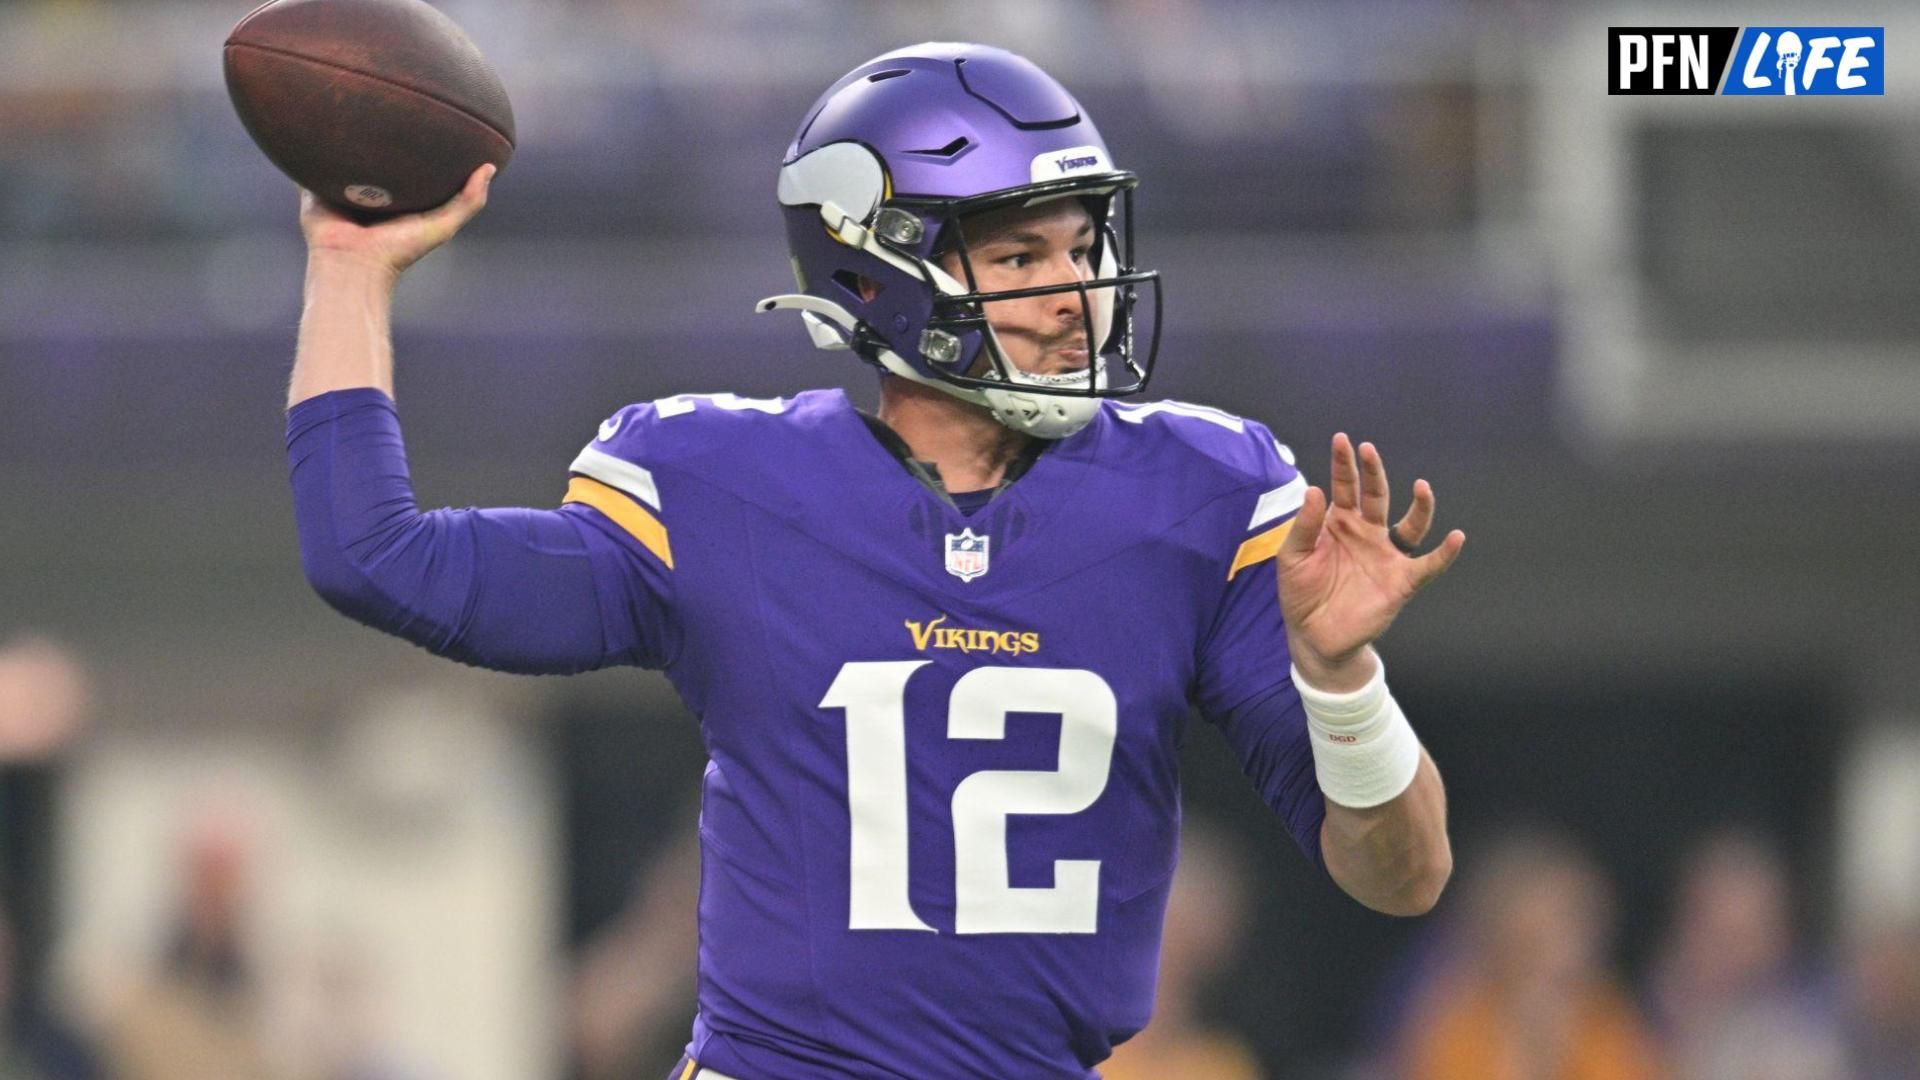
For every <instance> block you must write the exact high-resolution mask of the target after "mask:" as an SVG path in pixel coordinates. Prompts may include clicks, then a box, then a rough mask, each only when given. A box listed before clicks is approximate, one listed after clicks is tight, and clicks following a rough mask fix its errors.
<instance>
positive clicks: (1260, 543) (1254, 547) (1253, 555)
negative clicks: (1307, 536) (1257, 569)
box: [1227, 519, 1293, 581]
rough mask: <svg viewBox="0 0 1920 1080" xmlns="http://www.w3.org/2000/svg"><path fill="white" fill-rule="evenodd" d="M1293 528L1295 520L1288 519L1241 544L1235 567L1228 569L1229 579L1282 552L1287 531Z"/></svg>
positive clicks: (1235, 559)
mask: <svg viewBox="0 0 1920 1080" xmlns="http://www.w3.org/2000/svg"><path fill="white" fill-rule="evenodd" d="M1292 529H1293V521H1292V519H1288V520H1286V521H1283V522H1281V523H1280V524H1278V525H1275V526H1274V527H1273V528H1271V529H1268V530H1267V531H1266V532H1263V533H1261V534H1260V535H1259V536H1256V537H1254V538H1253V539H1251V540H1249V541H1247V542H1246V543H1244V544H1241V545H1240V550H1239V551H1237V552H1235V553H1234V556H1233V569H1231V570H1228V571H1227V580H1228V581H1232V580H1233V575H1235V574H1237V573H1239V572H1240V571H1242V570H1245V569H1246V568H1247V567H1249V566H1252V565H1253V564H1255V563H1258V562H1265V561H1266V560H1268V559H1271V558H1273V557H1274V556H1275V555H1278V554H1279V553H1280V545H1281V544H1283V543H1285V542H1286V539H1287V533H1288V532H1290V531H1292Z"/></svg>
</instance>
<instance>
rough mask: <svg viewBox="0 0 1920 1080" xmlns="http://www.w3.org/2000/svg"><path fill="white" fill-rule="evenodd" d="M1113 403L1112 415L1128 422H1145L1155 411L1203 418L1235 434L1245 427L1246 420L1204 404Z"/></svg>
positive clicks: (1178, 402) (1176, 402) (1181, 402)
mask: <svg viewBox="0 0 1920 1080" xmlns="http://www.w3.org/2000/svg"><path fill="white" fill-rule="evenodd" d="M1114 404H1115V405H1116V406H1118V407H1117V408H1116V409H1115V410H1114V413H1113V415H1114V416H1116V417H1119V418H1120V419H1122V420H1125V421H1126V422H1127V423H1129V424H1142V423H1145V422H1146V419H1147V417H1149V416H1152V415H1154V414H1155V413H1166V414H1168V415H1169V416H1185V417H1188V418H1190V419H1193V420H1205V421H1206V422H1207V423H1209V424H1218V425H1220V426H1221V427H1223V428H1226V429H1227V430H1228V431H1231V432H1233V433H1234V434H1236V435H1237V434H1239V433H1241V432H1243V431H1245V430H1246V429H1247V425H1246V422H1245V421H1243V420H1241V419H1240V418H1239V417H1237V416H1233V415H1230V414H1228V413H1223V412H1221V411H1220V410H1218V409H1209V408H1207V407H1206V406H1205V405H1189V404H1187V403H1186V402H1184V401H1149V402H1146V403H1145V404H1141V405H1135V404H1133V403H1132V402H1126V401H1119V402H1115V403H1114Z"/></svg>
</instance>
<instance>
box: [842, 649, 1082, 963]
mask: <svg viewBox="0 0 1920 1080" xmlns="http://www.w3.org/2000/svg"><path fill="white" fill-rule="evenodd" d="M928 663H929V661H926V660H888V661H857V662H854V663H849V664H846V665H843V666H842V667H841V668H840V674H839V676H838V677H836V678H835V679H834V680H833V685H832V686H831V687H829V688H828V689H827V696H826V697H825V698H824V699H822V700H821V702H820V706H821V708H825V709H844V710H846V713H847V812H848V817H849V818H850V819H851V821H852V826H853V833H852V845H851V849H850V850H851V858H850V860H849V861H850V864H851V865H850V867H849V870H850V880H849V889H848V896H849V900H848V905H847V907H848V926H849V928H850V929H854V930H932V929H933V927H931V926H928V925H927V924H926V923H925V922H924V921H922V920H921V919H920V917H919V916H918V915H917V914H915V913H914V910H913V905H912V903H911V902H910V901H909V899H908V889H907V846H908V837H909V827H908V823H907V738H906V708H905V701H906V692H907V681H908V680H909V679H911V678H912V677H913V673H914V672H915V671H917V670H919V669H920V668H921V667H924V666H925V665H926V664H928ZM1010 712H1032V713H1055V714H1058V715H1059V717H1060V758H1059V760H1060V767H1059V768H1057V769H1051V770H1016V769H1005V770H988V771H984V772H977V773H974V774H973V775H972V776H969V777H967V778H966V779H965V780H962V781H961V782H960V784H959V786H957V787H956V788H955V789H954V792H953V853H954V892H955V895H954V931H955V932H956V933H961V934H1091V933H1093V932H1094V931H1095V930H1096V929H1097V927H1096V925H1095V924H1096V922H1097V920H1098V916H1099V910H1100V863H1099V862H1098V861H1097V860H1092V859H1057V860H1055V861H1054V864H1053V875H1054V876H1053V880H1054V883H1053V885H1051V886H1048V887H1042V888H1016V887H1014V886H1013V885H1012V884H1011V883H1010V882H1009V879H1008V875H1007V815H1008V814H1076V813H1079V812H1080V811H1082V810H1085V809H1086V808H1087V807H1089V806H1092V805H1093V803H1094V801H1095V800H1097V799H1099V797H1100V793H1101V792H1102V791H1104V790H1106V786H1107V776H1108V772H1109V770H1110V768H1111V766H1112V763H1113V743H1114V737H1115V735H1116V734H1117V732H1118V730H1119V716H1120V708H1119V704H1118V702H1116V701H1115V699H1114V696H1113V689H1112V688H1111V687H1109V686H1108V685H1107V683H1106V680H1105V679H1102V678H1101V677H1100V676H1098V675H1096V674H1094V673H1093V672H1091V671H1087V670H1084V669H1079V668H1006V667H983V668H976V669H974V670H972V671H969V672H967V673H966V674H965V675H963V676H961V677H960V681H959V682H957V683H955V684H954V687H953V694H952V697H951V699H950V701H949V702H948V707H947V737H948V738H950V739H1001V738H1005V737H1006V725H1007V714H1008V713H1010Z"/></svg>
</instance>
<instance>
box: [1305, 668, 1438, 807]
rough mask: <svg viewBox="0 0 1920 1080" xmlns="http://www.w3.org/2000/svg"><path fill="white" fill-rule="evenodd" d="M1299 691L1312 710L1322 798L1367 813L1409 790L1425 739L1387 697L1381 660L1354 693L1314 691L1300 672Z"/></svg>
mask: <svg viewBox="0 0 1920 1080" xmlns="http://www.w3.org/2000/svg"><path fill="white" fill-rule="evenodd" d="M1293 686H1294V689H1295V690H1298V691H1299V692H1300V703H1301V704H1302V705H1304V706H1305V707H1306V711H1307V735H1308V738H1309V740H1310V741H1311V743H1312V746H1313V772H1314V776H1315V778H1316V779H1318V780H1319V782H1320V791H1321V793H1322V794H1324V795H1325V796H1326V797H1327V798H1329V799H1331V800H1333V801H1334V802H1337V803H1339V804H1340V805H1341V806H1345V807H1350V808H1352V809H1355V810H1365V809H1367V808H1368V807H1370V806H1379V805H1380V804H1381V803H1384V802H1387V801H1388V800H1390V799H1392V798H1394V797H1395V796H1397V795H1399V794H1400V793H1401V792H1403V791H1405V790H1407V785H1409V784H1411V783H1413V775H1414V773H1416V772H1418V771H1419V769H1420V740H1419V738H1418V737H1417V736H1415V735H1414V733H1413V725H1411V724H1409V723H1407V717H1406V714H1404V713H1402V712H1401V711H1400V705H1399V703H1398V702H1396V701H1394V700H1393V695H1392V694H1390V693H1388V692H1387V667H1386V664H1385V663H1381V662H1379V660H1378V658H1377V657H1376V667H1375V670H1374V673H1373V678H1371V679H1369V680H1367V685H1365V686H1363V687H1361V688H1360V689H1358V690H1354V691H1351V692H1349V693H1344V694H1333V693H1328V692H1326V691H1324V690H1316V689H1314V688H1313V687H1312V686H1309V685H1308V684H1307V680H1306V679H1305V677H1303V676H1302V675H1301V674H1300V669H1299V668H1298V667H1295V668H1293Z"/></svg>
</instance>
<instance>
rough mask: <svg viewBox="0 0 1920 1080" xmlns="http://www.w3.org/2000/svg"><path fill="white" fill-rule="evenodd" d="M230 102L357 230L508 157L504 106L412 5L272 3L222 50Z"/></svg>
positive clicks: (454, 41) (280, 159)
mask: <svg viewBox="0 0 1920 1080" xmlns="http://www.w3.org/2000/svg"><path fill="white" fill-rule="evenodd" d="M225 53H226V59H225V67H226V76H227V93H228V95H229V96H230V97H231V98H232V99H233V107H234V109H235V111H237V112H238V113H239V114H240V122H241V123H243V124H245V125H246V128H247V133H248V134H250V135H252V136H253V141H254V142H255V143H257V144H259V147H260V149H261V150H262V151H264V152H265V153H266V155H267V157H268V159H270V160H271V161H272V162H273V163H274V164H275V165H277V166H279V167H280V171H282V172H284V173H286V174H287V175H288V176H290V177H292V178H293V180H294V182H295V183H298V184H299V185H300V186H301V187H304V188H306V189H307V190H309V191H311V192H313V193H314V195H315V196H317V197H318V198H320V199H322V200H324V201H326V202H327V203H329V204H330V205H332V206H335V207H337V208H339V209H341V210H343V211H346V212H348V213H350V214H352V215H354V216H355V217H358V218H360V219H362V220H366V219H371V218H379V217H386V216H391V215H394V214H404V213H411V212H414V211H418V210H426V209H429V208H431V207H435V206H438V205H440V204H441V203H443V202H446V201H447V200H448V199H450V198H452V197H453V196H454V195H455V194H456V193H458V192H459V190H460V188H461V186H462V185H464V184H465V183H466V180H467V177H468V176H469V175H470V174H472V172H473V170H474V169H476V168H478V167H479V166H480V165H482V164H483V163H486V162H492V163H493V164H494V165H495V166H496V167H501V168H504V167H505V166H506V164H507V160H508V159H509V158H511V157H512V156H513V146H514V131H513V107H512V105H511V104H509V103H508V101H507V91H506V88H505V87H504V86H502V85H501V83H500V78H499V76H498V75H496V74H494V71H493V68H492V67H491V66H490V65H489V64H488V63H487V61H486V58H485V57H483V56H482V55H481V54H480V50H479V48H478V47H477V46H475V45H474V43H473V41H472V40H471V39H469V38H468V37H467V35H466V34H465V33H463V32H462V31H461V30H460V28H459V27H458V26H455V25H454V23H453V20H451V19H449V18H447V17H446V16H445V15H443V14H441V13H440V12H439V11H437V10H435V9H434V8H433V7H431V6H430V5H428V4H426V3H424V2H422V0H272V2H270V3H267V4H264V5H262V6H260V7H259V8H256V9H255V10H254V11H253V12H252V14H249V15H248V16H247V17H246V18H244V19H241V20H240V23H239V25H237V26H235V27H234V28H233V32H232V33H231V34H229V35H228V36H227V41H226V49H225Z"/></svg>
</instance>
